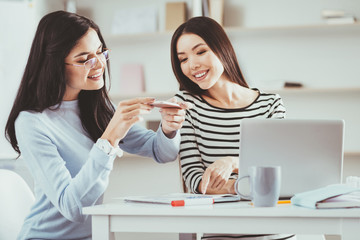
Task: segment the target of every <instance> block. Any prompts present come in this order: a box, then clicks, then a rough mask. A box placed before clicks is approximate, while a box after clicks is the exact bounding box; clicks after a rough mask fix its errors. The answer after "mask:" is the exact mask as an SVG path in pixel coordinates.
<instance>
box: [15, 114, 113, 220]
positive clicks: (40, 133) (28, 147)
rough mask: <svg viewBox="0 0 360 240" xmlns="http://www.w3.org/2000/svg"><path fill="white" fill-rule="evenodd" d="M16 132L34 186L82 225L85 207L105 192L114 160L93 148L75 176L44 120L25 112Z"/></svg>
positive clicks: (60, 210) (67, 216) (94, 202)
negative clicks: (52, 138) (37, 186)
mask: <svg viewBox="0 0 360 240" xmlns="http://www.w3.org/2000/svg"><path fill="white" fill-rule="evenodd" d="M15 129H16V136H17V140H18V145H19V148H20V151H21V155H22V156H23V158H24V159H25V162H26V164H27V166H28V167H29V169H30V171H31V173H32V175H33V178H34V180H35V184H36V185H40V186H39V188H41V190H42V191H43V192H44V194H45V195H46V197H47V198H48V199H49V200H50V201H51V203H52V204H53V205H54V206H55V207H56V208H57V209H58V211H59V212H60V213H61V214H62V215H63V216H64V217H65V218H67V219H68V220H70V221H72V222H83V221H84V220H85V218H86V216H85V215H82V208H83V207H87V206H91V205H95V204H96V203H97V201H98V199H100V198H101V196H102V195H103V193H104V192H105V189H106V187H107V185H108V179H109V174H110V171H111V169H112V166H113V161H114V158H115V157H109V156H108V155H107V154H105V153H104V152H102V151H101V150H100V149H98V148H97V147H96V146H95V145H94V146H93V147H92V149H91V151H90V152H89V153H88V158H87V160H86V162H85V163H84V165H83V166H82V168H81V169H80V171H79V172H78V173H77V174H76V176H74V177H72V176H71V174H70V172H69V170H68V167H69V166H67V165H66V164H65V163H66V162H65V161H64V159H63V158H62V156H61V155H60V154H59V152H58V150H57V146H56V145H55V144H54V143H53V142H52V140H51V137H50V135H51V133H50V132H48V131H47V129H46V128H45V127H44V126H43V124H42V122H41V120H39V119H38V118H36V117H35V116H34V115H33V114H29V113H26V112H22V113H21V114H20V115H19V117H18V119H17V120H16V123H15Z"/></svg>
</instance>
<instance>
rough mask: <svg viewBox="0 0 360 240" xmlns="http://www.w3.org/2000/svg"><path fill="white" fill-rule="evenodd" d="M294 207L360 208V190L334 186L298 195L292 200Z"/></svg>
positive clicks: (341, 185) (343, 185)
mask: <svg viewBox="0 0 360 240" xmlns="http://www.w3.org/2000/svg"><path fill="white" fill-rule="evenodd" d="M291 203H292V204H293V205H297V206H301V207H308V208H318V209H320V208H349V207H360V188H354V187H352V186H348V185H346V184H334V185H329V186H326V187H323V188H318V189H315V190H311V191H306V192H302V193H297V194H295V195H294V196H293V197H292V198H291Z"/></svg>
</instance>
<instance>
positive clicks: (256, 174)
mask: <svg viewBox="0 0 360 240" xmlns="http://www.w3.org/2000/svg"><path fill="white" fill-rule="evenodd" d="M245 178H249V184H250V195H244V194H242V193H240V191H239V189H238V185H239V181H240V180H241V179H245ZM280 187H281V167H280V166H270V167H262V166H252V167H249V169H248V175H246V176H242V177H239V178H238V179H237V180H236V182H235V191H236V193H237V194H238V195H240V197H241V198H244V199H248V200H251V201H252V203H253V204H254V206H255V207H274V206H276V204H277V201H278V199H279V196H280Z"/></svg>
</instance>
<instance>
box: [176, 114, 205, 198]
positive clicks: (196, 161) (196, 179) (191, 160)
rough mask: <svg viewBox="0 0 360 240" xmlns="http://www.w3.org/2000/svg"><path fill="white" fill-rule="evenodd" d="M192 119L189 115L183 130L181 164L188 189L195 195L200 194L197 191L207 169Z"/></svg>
mask: <svg viewBox="0 0 360 240" xmlns="http://www.w3.org/2000/svg"><path fill="white" fill-rule="evenodd" d="M190 119H191V118H190V115H189V114H188V113H187V114H186V118H185V122H184V124H183V127H182V128H181V143H180V164H181V172H182V176H183V179H184V181H185V185H186V187H187V188H188V189H190V190H191V192H193V193H199V192H198V190H197V189H198V186H199V183H200V181H201V179H202V176H203V174H204V172H205V169H206V167H205V165H204V163H203V162H202V160H201V154H200V152H199V148H198V146H197V143H196V139H195V131H194V128H193V127H192V124H191V120H190Z"/></svg>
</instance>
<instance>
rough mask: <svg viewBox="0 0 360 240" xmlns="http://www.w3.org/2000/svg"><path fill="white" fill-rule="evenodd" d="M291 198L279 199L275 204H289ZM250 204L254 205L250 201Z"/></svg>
mask: <svg viewBox="0 0 360 240" xmlns="http://www.w3.org/2000/svg"><path fill="white" fill-rule="evenodd" d="M290 203H291V200H279V201H278V202H277V204H290ZM250 204H251V205H254V204H253V203H250Z"/></svg>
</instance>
